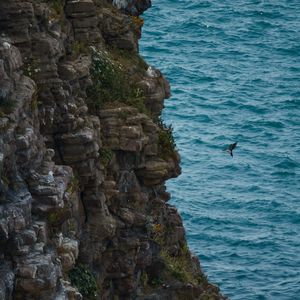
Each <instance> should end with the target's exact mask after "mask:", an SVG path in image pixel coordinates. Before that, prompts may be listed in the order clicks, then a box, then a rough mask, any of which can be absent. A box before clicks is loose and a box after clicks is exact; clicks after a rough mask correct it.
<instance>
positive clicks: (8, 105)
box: [0, 98, 16, 117]
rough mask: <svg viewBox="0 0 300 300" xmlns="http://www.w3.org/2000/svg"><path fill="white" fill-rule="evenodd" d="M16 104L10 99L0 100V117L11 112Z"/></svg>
mask: <svg viewBox="0 0 300 300" xmlns="http://www.w3.org/2000/svg"><path fill="white" fill-rule="evenodd" d="M15 106H16V102H15V101H13V100H11V99H3V98H0V117H3V116H5V115H7V114H10V113H12V112H13V110H14V108H15Z"/></svg>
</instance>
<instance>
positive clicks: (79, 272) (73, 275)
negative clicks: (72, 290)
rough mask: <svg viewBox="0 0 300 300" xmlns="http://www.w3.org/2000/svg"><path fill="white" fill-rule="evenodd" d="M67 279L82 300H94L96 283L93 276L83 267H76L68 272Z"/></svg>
mask: <svg viewBox="0 0 300 300" xmlns="http://www.w3.org/2000/svg"><path fill="white" fill-rule="evenodd" d="M69 277H70V280H71V283H72V284H73V285H74V286H76V287H77V289H78V291H79V292H80V293H81V294H82V296H83V297H84V299H96V296H97V283H96V280H95V277H94V276H93V274H92V273H91V272H90V271H89V270H88V269H87V268H86V267H85V266H83V265H78V266H76V267H75V268H74V269H73V270H71V271H70V272H69Z"/></svg>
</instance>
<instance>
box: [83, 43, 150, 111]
mask: <svg viewBox="0 0 300 300" xmlns="http://www.w3.org/2000/svg"><path fill="white" fill-rule="evenodd" d="M91 50H92V66H91V71H90V72H91V77H92V81H93V84H92V85H91V86H90V87H89V88H88V89H87V95H88V106H89V108H90V109H91V110H92V111H93V112H97V111H98V110H99V109H101V108H102V107H103V106H104V104H106V103H109V102H120V103H124V104H126V105H130V106H133V107H135V108H137V109H138V110H139V112H143V113H146V112H147V109H146V107H145V104H144V95H143V93H142V91H141V90H140V89H139V88H137V87H136V86H135V85H134V84H132V83H130V80H129V78H128V76H127V75H126V71H125V70H124V69H123V68H122V65H121V64H119V63H117V62H116V61H114V60H113V59H112V57H111V56H110V54H109V53H108V52H106V51H100V50H97V49H96V48H95V47H91Z"/></svg>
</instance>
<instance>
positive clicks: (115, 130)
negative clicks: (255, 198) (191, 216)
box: [0, 0, 223, 300]
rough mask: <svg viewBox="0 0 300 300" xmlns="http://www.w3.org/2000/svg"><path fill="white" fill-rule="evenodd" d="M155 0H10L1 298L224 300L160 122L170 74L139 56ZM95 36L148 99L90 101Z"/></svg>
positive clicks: (1, 146)
mask: <svg viewBox="0 0 300 300" xmlns="http://www.w3.org/2000/svg"><path fill="white" fill-rule="evenodd" d="M150 5H151V3H150V1H148V0H143V1H133V0H127V1H104V0H103V1H101V0H94V1H93V0H66V1H64V0H53V1H52V0H49V1H43V0H26V1H24V0H7V1H1V2H0V29H1V37H0V87H1V92H0V177H1V180H0V299H5V300H8V299H22V300H23V299H39V300H48V299H49V300H50V299H140V300H141V299H145V300H146V299H223V297H222V296H221V295H220V294H219V292H218V289H217V288H216V287H214V286H213V285H211V284H209V283H208V282H207V280H206V279H205V277H204V275H203V273H202V271H201V269H200V266H199V262H198V260H197V258H195V257H194V256H192V255H191V253H190V252H189V250H188V248H187V246H186V241H185V233H184V228H183V225H182V220H181V218H180V216H179V214H178V212H177V210H176V208H175V207H173V206H171V205H169V204H168V203H167V201H168V200H169V194H168V193H167V192H166V189H165V180H167V179H169V178H172V177H176V176H178V175H179V173H180V167H179V156H178V154H177V152H176V150H174V149H173V153H171V154H170V153H169V155H165V154H164V153H162V152H164V148H163V145H164V144H163V142H162V140H161V137H162V136H163V137H166V135H164V132H165V131H166V128H164V127H163V126H161V124H160V123H159V122H157V121H155V120H157V118H158V117H159V115H160V113H161V110H162V108H163V101H164V99H165V98H167V97H169V96H170V91H169V85H168V82H167V81H166V80H165V78H164V77H163V75H162V74H161V73H160V72H159V71H158V70H156V69H155V68H152V67H149V66H148V65H147V64H146V63H145V62H144V61H143V60H142V59H141V58H140V57H139V55H138V39H139V37H140V34H141V26H142V24H143V22H142V19H140V18H139V17H138V15H139V14H140V13H142V12H143V11H144V10H145V9H147V8H148V7H149V6H150ZM90 46H93V48H92V49H96V50H99V51H108V53H110V55H111V57H113V59H114V60H115V61H117V62H118V63H119V64H120V66H121V68H122V70H123V72H124V73H126V76H127V77H126V78H127V79H128V84H129V85H131V84H132V83H134V85H135V86H136V90H135V91H140V92H141V93H142V95H143V96H142V99H143V105H144V106H145V109H144V110H141V109H140V108H139V107H134V106H135V105H131V103H129V102H128V101H126V99H123V100H124V101H120V99H119V100H118V101H111V102H109V103H108V102H107V101H106V99H103V103H104V105H101V106H97V109H95V107H94V106H91V105H90V104H91V101H92V102H93V101H94V98H93V97H92V96H91V95H89V93H88V91H89V88H90V87H91V86H93V85H95V84H97V83H95V81H93V77H92V75H91V69H92V64H93V58H92V55H91V50H90ZM99 94H100V95H97V97H98V96H100V98H101V97H103V96H101V93H99ZM168 133H170V132H168ZM167 137H168V135H167ZM81 266H84V267H81ZM74 270H75V271H74ZM78 270H79V271H78ZM80 270H81V271H80ZM82 270H83V271H82ZM76 272H77V273H76ZM80 272H81V273H82V274H81V273H80ZM74 274H75V275H74ZM76 276H77V277H78V278H77V277H76ZM80 276H81V277H80ZM80 282H83V286H82V285H80V284H79V283H80ZM93 283H95V284H93Z"/></svg>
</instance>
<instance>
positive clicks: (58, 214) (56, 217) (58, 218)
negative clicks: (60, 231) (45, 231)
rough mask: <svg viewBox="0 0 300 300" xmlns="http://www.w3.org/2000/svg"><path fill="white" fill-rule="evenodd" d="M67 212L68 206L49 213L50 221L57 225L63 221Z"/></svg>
mask: <svg viewBox="0 0 300 300" xmlns="http://www.w3.org/2000/svg"><path fill="white" fill-rule="evenodd" d="M65 214H66V208H60V209H58V210H56V211H54V212H51V213H49V214H48V217H47V219H48V221H49V223H51V225H53V226H55V225H57V224H59V223H62V222H63V220H64V216H65Z"/></svg>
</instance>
